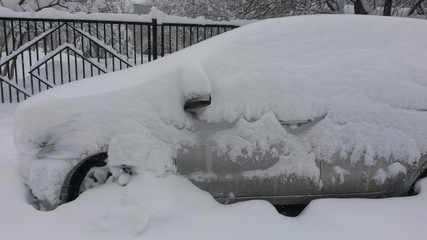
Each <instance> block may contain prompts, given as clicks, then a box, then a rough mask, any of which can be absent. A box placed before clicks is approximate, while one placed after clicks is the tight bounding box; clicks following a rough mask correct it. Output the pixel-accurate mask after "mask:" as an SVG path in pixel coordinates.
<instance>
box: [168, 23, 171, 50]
mask: <svg viewBox="0 0 427 240" xmlns="http://www.w3.org/2000/svg"><path fill="white" fill-rule="evenodd" d="M168 28H169V54H171V53H172V27H171V26H169V27H168Z"/></svg>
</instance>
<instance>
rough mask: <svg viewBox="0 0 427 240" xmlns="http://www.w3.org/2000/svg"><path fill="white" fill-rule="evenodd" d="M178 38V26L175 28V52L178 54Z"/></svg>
mask: <svg viewBox="0 0 427 240" xmlns="http://www.w3.org/2000/svg"><path fill="white" fill-rule="evenodd" d="M178 44H179V36H178V26H176V27H175V52H178Z"/></svg>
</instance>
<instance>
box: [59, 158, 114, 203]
mask: <svg viewBox="0 0 427 240" xmlns="http://www.w3.org/2000/svg"><path fill="white" fill-rule="evenodd" d="M107 158H108V155H107V153H106V152H103V153H97V154H95V155H92V156H90V157H87V158H85V159H83V160H82V161H81V162H79V163H78V164H77V165H76V166H75V167H74V168H73V169H71V171H70V172H69V173H68V175H67V177H66V178H65V180H64V183H63V185H62V188H61V193H60V197H59V204H64V203H67V202H70V201H73V200H75V199H76V198H77V197H78V196H79V195H80V194H81V193H82V192H83V191H85V190H87V189H89V188H92V187H94V186H97V185H100V184H103V183H105V182H106V181H107V179H108V177H109V176H111V173H110V172H109V170H108V168H106V167H105V166H106V165H107V162H106V160H107Z"/></svg>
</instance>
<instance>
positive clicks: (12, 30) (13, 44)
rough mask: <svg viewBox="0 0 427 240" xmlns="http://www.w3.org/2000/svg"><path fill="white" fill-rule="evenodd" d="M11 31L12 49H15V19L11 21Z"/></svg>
mask: <svg viewBox="0 0 427 240" xmlns="http://www.w3.org/2000/svg"><path fill="white" fill-rule="evenodd" d="M10 31H11V32H12V33H11V34H12V49H13V51H15V43H16V41H15V27H14V26H13V20H11V21H10Z"/></svg>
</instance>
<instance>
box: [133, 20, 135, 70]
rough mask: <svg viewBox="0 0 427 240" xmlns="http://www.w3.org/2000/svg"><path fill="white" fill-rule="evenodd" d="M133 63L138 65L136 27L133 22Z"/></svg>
mask: <svg viewBox="0 0 427 240" xmlns="http://www.w3.org/2000/svg"><path fill="white" fill-rule="evenodd" d="M133 63H134V64H135V66H136V27H135V24H133Z"/></svg>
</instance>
